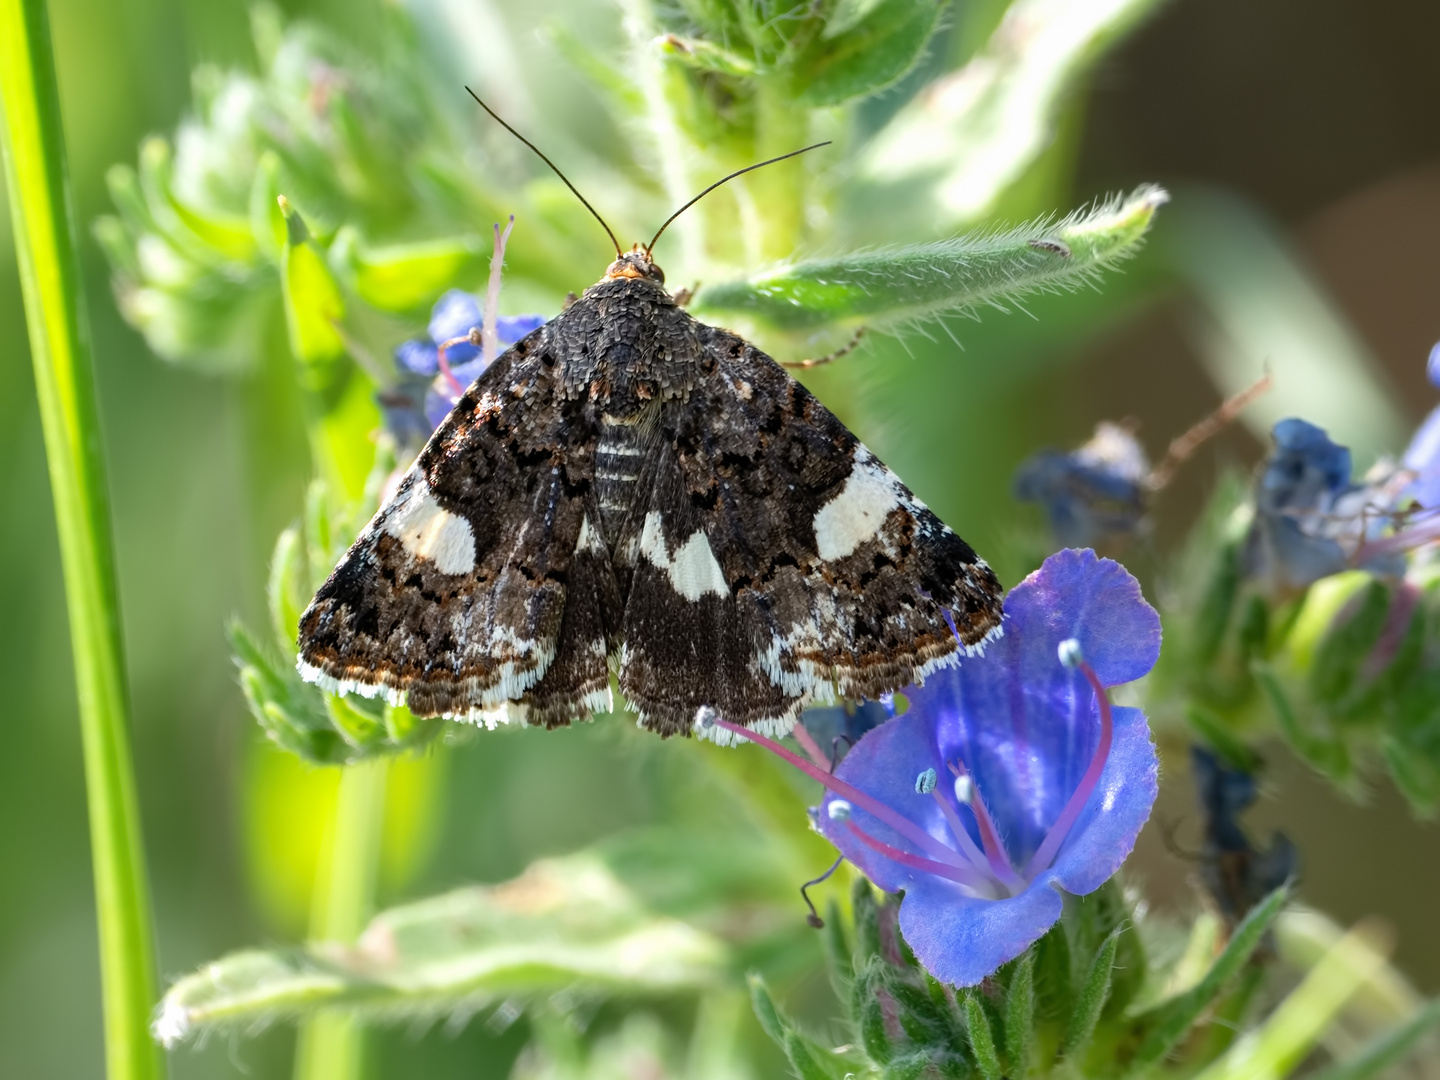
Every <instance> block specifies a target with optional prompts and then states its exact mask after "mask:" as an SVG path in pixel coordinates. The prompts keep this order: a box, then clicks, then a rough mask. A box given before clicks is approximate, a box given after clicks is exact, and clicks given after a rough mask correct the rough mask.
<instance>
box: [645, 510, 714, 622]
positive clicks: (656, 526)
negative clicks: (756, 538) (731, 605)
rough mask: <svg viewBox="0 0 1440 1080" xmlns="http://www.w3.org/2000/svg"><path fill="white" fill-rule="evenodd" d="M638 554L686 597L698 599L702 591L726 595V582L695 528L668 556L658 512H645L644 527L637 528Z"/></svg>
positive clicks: (702, 594)
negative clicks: (657, 568)
mask: <svg viewBox="0 0 1440 1080" xmlns="http://www.w3.org/2000/svg"><path fill="white" fill-rule="evenodd" d="M640 554H642V555H644V556H645V557H646V558H647V559H649V560H650V561H651V562H652V563H654V564H655V565H656V566H658V567H659V568H660V569H661V570H664V571H665V575H666V576H667V577H668V578H669V579H670V586H671V588H673V589H674V590H675V591H676V592H677V593H679V594H680V595H681V596H683V597H684V598H685V599H686V600H691V601H694V600H699V599H700V598H701V597H702V596H704V595H705V594H706V593H713V594H714V595H716V596H729V595H730V586H729V583H727V582H726V580H725V574H724V573H723V572H722V571H721V569H720V564H719V563H718V562H716V561H715V553H714V552H713V551H711V550H710V541H709V540H708V539H706V537H705V534H704V533H703V532H701V531H700V530H699V529H697V530H695V532H693V533H691V534H690V539H688V540H686V541H685V543H683V544H681V545H680V547H679V548H678V549H677V550H676V552H675V554H674V555H673V556H672V555H671V554H670V553H669V551H668V550H667V549H666V547H665V532H664V530H663V529H662V528H661V527H660V515H659V514H658V513H657V512H655V511H654V510H652V511H650V513H648V514H646V515H645V527H644V528H643V529H642V530H641V532H640Z"/></svg>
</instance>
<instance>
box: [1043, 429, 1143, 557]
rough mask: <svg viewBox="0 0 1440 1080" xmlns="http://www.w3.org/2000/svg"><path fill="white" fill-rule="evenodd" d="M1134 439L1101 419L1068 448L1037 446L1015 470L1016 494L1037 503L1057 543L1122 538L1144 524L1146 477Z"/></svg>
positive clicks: (1100, 543)
mask: <svg viewBox="0 0 1440 1080" xmlns="http://www.w3.org/2000/svg"><path fill="white" fill-rule="evenodd" d="M1149 471H1150V463H1149V462H1148V461H1147V460H1146V457H1145V451H1144V449H1143V448H1142V447H1141V446H1140V443H1139V441H1138V440H1137V439H1136V438H1135V436H1134V435H1133V434H1132V433H1131V432H1130V431H1129V430H1127V429H1126V428H1124V427H1121V426H1120V425H1119V424H1111V423H1101V424H1099V425H1098V426H1097V427H1096V428H1095V434H1094V436H1093V437H1092V438H1091V439H1090V441H1089V442H1087V443H1086V444H1085V445H1084V446H1082V447H1080V448H1079V449H1078V450H1073V451H1071V452H1070V453H1063V452H1061V451H1059V450H1042V451H1041V452H1040V453H1038V454H1035V455H1034V456H1032V457H1030V458H1028V459H1026V460H1025V461H1024V462H1023V463H1022V464H1021V465H1020V468H1019V469H1017V470H1016V472H1015V497H1016V498H1017V499H1020V500H1021V501H1023V502H1038V503H1039V504H1040V506H1041V508H1042V509H1043V510H1044V511H1045V516H1046V517H1047V518H1048V519H1049V521H1050V529H1051V531H1052V532H1053V533H1054V536H1055V540H1056V542H1057V543H1059V544H1060V545H1061V546H1062V547H1097V546H1104V545H1107V544H1110V543H1113V542H1116V541H1122V542H1123V541H1124V540H1127V539H1129V538H1130V537H1132V536H1134V535H1135V534H1137V533H1139V532H1140V531H1141V530H1142V529H1143V527H1144V525H1145V510H1146V490H1145V477H1146V476H1147V474H1148V473H1149Z"/></svg>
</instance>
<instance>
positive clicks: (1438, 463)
mask: <svg viewBox="0 0 1440 1080" xmlns="http://www.w3.org/2000/svg"><path fill="white" fill-rule="evenodd" d="M1436 350H1440V345H1437V346H1436ZM1430 370H1431V373H1432V375H1431V377H1432V378H1433V377H1434V371H1435V351H1432V352H1431V354H1430ZM1404 465H1405V467H1406V468H1407V469H1413V470H1414V471H1415V472H1416V473H1417V474H1419V475H1417V476H1416V478H1415V482H1414V483H1412V484H1411V485H1410V486H1409V487H1408V488H1406V489H1405V494H1406V495H1408V496H1409V497H1410V498H1412V499H1414V500H1415V501H1416V502H1418V503H1419V504H1420V505H1421V506H1424V507H1426V508H1429V507H1434V506H1440V407H1437V408H1435V409H1433V410H1431V412H1430V415H1429V416H1427V417H1426V418H1425V420H1424V422H1423V423H1422V424H1421V425H1420V427H1419V429H1418V430H1416V432H1415V437H1414V438H1412V439H1411V440H1410V445H1409V447H1408V448H1406V450H1405V458H1404Z"/></svg>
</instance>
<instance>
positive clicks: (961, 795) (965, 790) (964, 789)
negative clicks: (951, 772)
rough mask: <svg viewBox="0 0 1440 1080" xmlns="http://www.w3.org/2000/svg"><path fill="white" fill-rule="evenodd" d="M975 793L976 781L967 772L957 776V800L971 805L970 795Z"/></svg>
mask: <svg viewBox="0 0 1440 1080" xmlns="http://www.w3.org/2000/svg"><path fill="white" fill-rule="evenodd" d="M973 794H975V782H974V781H973V780H971V779H970V776H969V774H968V773H967V774H966V775H964V776H957V777H955V800H956V802H962V803H964V804H965V805H966V806H969V805H970V797H971V796H972V795H973Z"/></svg>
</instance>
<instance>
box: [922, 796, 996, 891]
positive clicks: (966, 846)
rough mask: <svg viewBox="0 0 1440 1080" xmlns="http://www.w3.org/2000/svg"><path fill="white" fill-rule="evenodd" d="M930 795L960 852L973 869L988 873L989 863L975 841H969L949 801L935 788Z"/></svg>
mask: <svg viewBox="0 0 1440 1080" xmlns="http://www.w3.org/2000/svg"><path fill="white" fill-rule="evenodd" d="M930 794H931V795H932V796H933V797H934V799H935V801H936V802H937V803H939V804H940V812H941V813H942V814H944V815H945V820H946V821H947V822H949V823H950V831H951V832H952V833H954V834H955V839H956V840H958V841H959V843H960V852H961V854H963V855H964V856H965V857H966V858H967V859H969V860H970V862H971V863H972V864H973V865H974V867H975V869H977V870H979V871H981V872H982V873H988V872H989V871H988V867H989V863H988V862H987V861H986V859H985V854H984V852H982V851H981V850H980V849H979V848H978V847H976V846H975V841H974V840H971V839H970V833H969V832H968V831H966V828H965V823H964V822H963V821H961V820H960V815H959V814H958V813H956V812H955V807H953V806H951V805H950V800H949V799H947V798H945V796H944V795H941V794H940V788H939V787H938V786H936V787H935V788H933V789H931V792H930Z"/></svg>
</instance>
